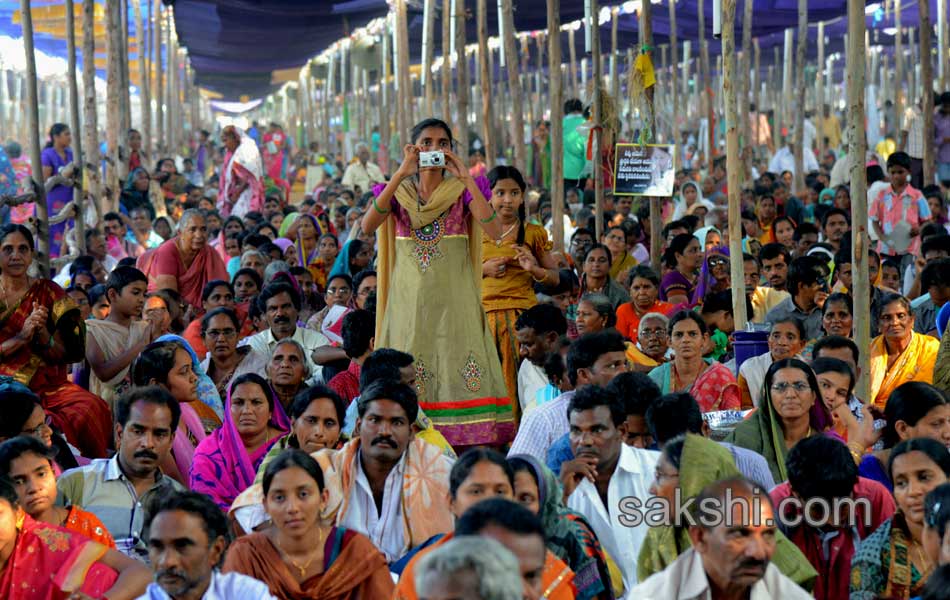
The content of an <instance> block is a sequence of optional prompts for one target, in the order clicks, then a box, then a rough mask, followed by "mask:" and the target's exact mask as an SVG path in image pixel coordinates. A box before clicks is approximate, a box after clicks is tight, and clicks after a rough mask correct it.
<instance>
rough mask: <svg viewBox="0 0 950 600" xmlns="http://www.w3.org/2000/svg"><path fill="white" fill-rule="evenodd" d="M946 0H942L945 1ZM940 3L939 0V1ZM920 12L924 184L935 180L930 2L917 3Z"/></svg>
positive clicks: (944, 50)
mask: <svg viewBox="0 0 950 600" xmlns="http://www.w3.org/2000/svg"><path fill="white" fill-rule="evenodd" d="M943 1H945V0H940V2H943ZM938 4H939V2H938ZM917 10H918V11H919V14H920V80H921V81H922V82H923V85H922V86H921V93H922V94H923V97H922V102H921V104H922V105H923V111H924V157H923V158H924V185H929V184H931V183H933V181H934V169H935V165H934V159H935V158H936V157H935V155H934V142H935V140H934V87H933V79H934V77H933V60H932V58H931V56H932V52H931V49H930V36H931V24H930V3H929V2H927V1H925V0H922V1H921V2H919V3H918V4H917ZM937 50H938V52H946V51H947V48H940V47H938V48H937Z"/></svg>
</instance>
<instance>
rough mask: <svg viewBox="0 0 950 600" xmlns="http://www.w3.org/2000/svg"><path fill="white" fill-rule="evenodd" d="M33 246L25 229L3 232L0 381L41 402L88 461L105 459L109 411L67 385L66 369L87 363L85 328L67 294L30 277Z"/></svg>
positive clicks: (92, 396)
mask: <svg viewBox="0 0 950 600" xmlns="http://www.w3.org/2000/svg"><path fill="white" fill-rule="evenodd" d="M33 243H34V242H33V234H32V233H30V230H29V229H27V228H26V227H24V226H23V225H7V226H4V227H2V228H0V375H7V376H10V377H12V378H13V379H15V380H16V381H18V382H19V383H22V384H23V385H26V386H28V387H29V388H30V390H32V391H33V393H34V394H36V395H37V396H39V398H40V400H41V402H42V403H43V408H44V409H45V410H46V413H47V414H48V415H49V417H50V420H51V422H52V424H53V425H54V426H55V427H56V428H57V429H59V430H60V431H62V432H63V433H65V434H66V439H68V440H69V441H70V443H72V444H73V445H74V446H76V447H77V448H79V449H80V450H81V451H82V453H83V455H84V456H88V457H102V456H105V455H106V448H107V447H108V445H109V441H110V440H111V439H112V423H111V421H112V418H111V415H110V411H109V407H108V405H107V404H106V403H105V402H104V401H103V400H102V398H100V397H98V396H96V395H95V394H92V393H90V392H88V391H87V390H84V389H83V388H81V387H79V386H78V385H76V384H74V383H71V382H70V381H69V380H68V379H67V367H68V365H70V364H72V363H75V362H81V361H82V360H83V359H84V349H85V346H86V327H85V324H84V322H83V320H82V315H81V314H80V311H79V307H78V306H76V304H75V303H74V302H73V300H72V299H71V298H70V297H69V296H68V295H67V294H66V292H64V291H63V288H61V287H59V286H58V285H56V284H55V283H53V282H52V281H50V280H49V279H34V278H32V277H30V276H29V274H28V269H29V268H30V265H31V264H32V262H33V248H34V245H33Z"/></svg>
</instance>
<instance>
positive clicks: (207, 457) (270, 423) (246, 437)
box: [189, 373, 290, 510]
mask: <svg viewBox="0 0 950 600" xmlns="http://www.w3.org/2000/svg"><path fill="white" fill-rule="evenodd" d="M274 404H275V399H274V392H273V390H271V389H270V386H269V385H267V381H265V380H264V378H263V377H261V376H260V375H258V374H257V373H245V374H244V375H241V376H240V377H237V378H236V379H234V381H233V383H231V389H230V391H229V393H228V401H227V404H226V405H225V407H224V411H225V412H224V423H223V424H222V425H221V427H220V428H219V429H218V430H217V431H215V432H214V433H213V434H211V435H209V436H208V437H206V438H205V439H203V440H202V441H201V443H199V444H198V447H197V448H196V449H195V457H194V460H193V461H192V463H191V472H190V474H189V487H190V488H191V489H192V490H193V491H195V492H201V493H202V494H205V495H207V496H209V497H210V498H211V499H212V500H214V501H215V503H216V504H217V505H218V506H219V507H220V508H221V510H227V509H228V508H230V506H231V503H232V502H233V501H234V499H235V498H236V497H237V496H238V494H240V493H241V492H243V491H244V490H246V489H247V488H248V487H249V486H250V485H251V484H252V483H254V476H255V474H256V473H257V468H258V467H259V466H260V464H261V462H262V461H263V460H264V456H265V455H266V454H267V453H268V452H269V451H270V449H271V447H272V446H273V445H274V444H275V443H277V440H278V439H279V438H280V437H281V436H282V435H283V434H285V433H287V431H288V430H289V429H290V423H289V422H288V420H287V417H286V415H284V413H283V412H282V411H281V412H277V411H275V410H274Z"/></svg>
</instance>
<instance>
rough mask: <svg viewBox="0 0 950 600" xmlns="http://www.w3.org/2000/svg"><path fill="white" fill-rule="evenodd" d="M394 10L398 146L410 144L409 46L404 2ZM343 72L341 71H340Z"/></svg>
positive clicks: (398, 0) (397, 4)
mask: <svg viewBox="0 0 950 600" xmlns="http://www.w3.org/2000/svg"><path fill="white" fill-rule="evenodd" d="M395 10H396V23H395V25H396V27H395V30H394V31H395V32H396V44H395V51H396V63H395V65H396V73H395V74H396V86H397V89H396V107H397V108H396V109H397V110H398V111H399V114H398V115H397V117H398V123H399V139H400V140H401V141H400V146H402V145H405V144H409V143H412V142H411V141H409V129H410V128H411V127H412V124H410V122H409V121H410V117H409V110H408V108H407V107H408V105H409V94H410V93H411V92H410V90H409V84H408V83H407V82H408V80H409V57H408V56H407V54H408V50H409V45H408V34H409V32H408V22H407V19H408V17H407V13H406V10H407V9H406V0H397V1H396V5H395ZM403 32H405V34H406V36H407V40H406V41H407V43H406V45H405V46H404V45H403V39H402V38H403V35H402V33H403ZM341 71H343V69H341Z"/></svg>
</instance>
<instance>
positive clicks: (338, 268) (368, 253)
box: [327, 240, 373, 282]
mask: <svg viewBox="0 0 950 600" xmlns="http://www.w3.org/2000/svg"><path fill="white" fill-rule="evenodd" d="M372 261H373V247H372V246H370V245H369V244H367V243H366V242H364V241H362V240H350V241H348V242H347V243H345V244H344V245H343V249H342V250H340V253H339V254H337V257H336V261H335V262H334V263H333V268H332V269H330V274H329V275H328V276H327V281H328V282H329V280H330V279H331V278H333V277H335V276H337V275H349V276H350V277H353V276H354V275H356V274H357V273H359V272H360V271H362V270H363V269H365V268H366V267H367V266H369V264H370V263H371V262H372Z"/></svg>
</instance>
